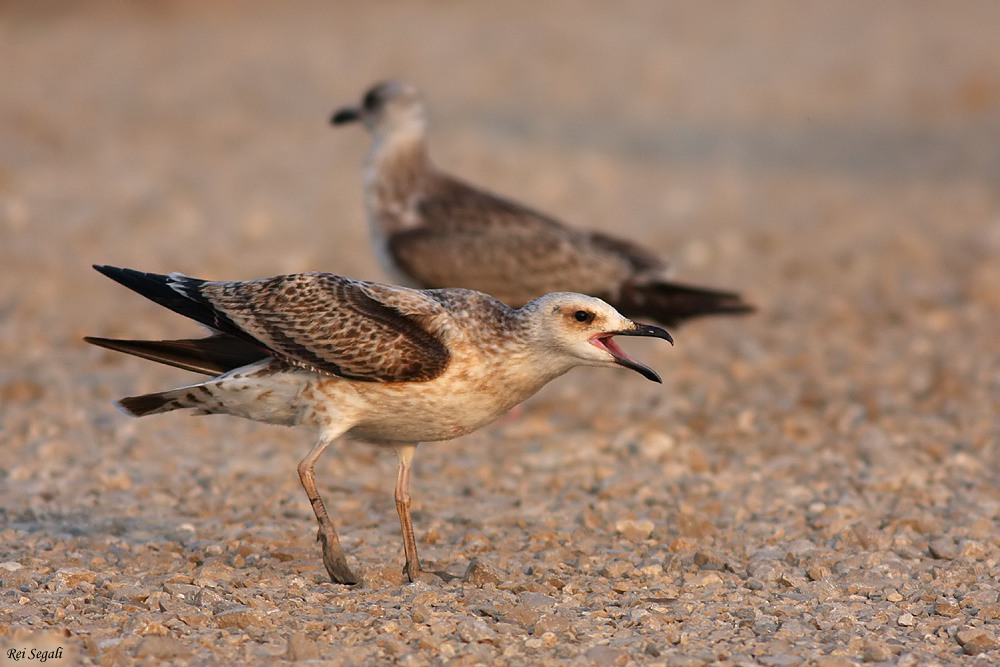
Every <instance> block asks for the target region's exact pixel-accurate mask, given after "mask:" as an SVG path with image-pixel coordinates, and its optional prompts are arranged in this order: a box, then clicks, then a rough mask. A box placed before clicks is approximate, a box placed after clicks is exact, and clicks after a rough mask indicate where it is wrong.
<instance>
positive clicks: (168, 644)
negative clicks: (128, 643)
mask: <svg viewBox="0 0 1000 667" xmlns="http://www.w3.org/2000/svg"><path fill="white" fill-rule="evenodd" d="M189 653H190V650H189V649H188V648H187V647H186V646H185V645H184V644H182V643H181V642H180V641H179V640H177V639H175V638H173V637H162V636H157V635H149V636H146V637H143V638H142V641H141V642H139V646H138V647H136V649H135V657H136V658H160V659H165V658H180V657H184V656H186V655H188V654H189Z"/></svg>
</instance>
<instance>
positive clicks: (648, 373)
mask: <svg viewBox="0 0 1000 667" xmlns="http://www.w3.org/2000/svg"><path fill="white" fill-rule="evenodd" d="M615 336H648V337H652V338H662V339H664V340H666V341H668V342H669V343H670V344H671V345H673V344H674V339H673V338H671V337H670V334H669V333H667V331H666V329H661V328H660V327H656V326H653V325H652V324H636V325H635V328H634V329H625V330H623V331H609V332H607V333H602V334H598V335H596V336H594V337H593V338H591V339H590V342H591V343H592V344H594V345H596V346H597V347H599V348H601V349H602V350H606V351H607V352H608V353H609V354H610V355H611V356H612V357H614V358H615V362H616V363H618V364H619V365H620V366H624V367H625V368H631V369H632V370H634V371H635V372H637V373H639V374H640V375H642V376H643V377H644V378H646V379H647V380H652V381H653V382H660V383H662V382H663V380H661V379H660V376H659V375H657V374H656V371H654V370H653V369H652V368H650V367H649V366H645V365H643V364H640V363H639V362H638V361H636V360H635V359H633V358H631V357H630V356H628V355H627V354H625V353H624V352H623V351H622V349H621V348H620V347H618V345H617V343H615V341H614V337H615Z"/></svg>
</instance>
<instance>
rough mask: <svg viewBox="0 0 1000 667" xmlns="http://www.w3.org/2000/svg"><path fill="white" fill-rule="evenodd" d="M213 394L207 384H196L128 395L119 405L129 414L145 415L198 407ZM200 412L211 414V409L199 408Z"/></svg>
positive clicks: (134, 415)
mask: <svg viewBox="0 0 1000 667" xmlns="http://www.w3.org/2000/svg"><path fill="white" fill-rule="evenodd" d="M211 395H212V394H211V392H210V391H209V390H208V388H206V387H205V385H202V384H196V385H191V386H189V387H181V388H179V389H170V390H168V391H158V392H155V393H152V394H142V395H140V396H126V397H125V398H123V399H121V400H120V401H118V403H117V405H118V407H119V408H121V410H122V412H124V413H125V414H127V415H130V416H132V417H145V416H146V415H158V414H161V413H164V412H172V411H173V410H182V409H184V408H198V407H199V406H203V405H204V404H205V399H206V398H210V397H211ZM199 412H201V413H202V414H209V411H208V410H204V409H202V410H199Z"/></svg>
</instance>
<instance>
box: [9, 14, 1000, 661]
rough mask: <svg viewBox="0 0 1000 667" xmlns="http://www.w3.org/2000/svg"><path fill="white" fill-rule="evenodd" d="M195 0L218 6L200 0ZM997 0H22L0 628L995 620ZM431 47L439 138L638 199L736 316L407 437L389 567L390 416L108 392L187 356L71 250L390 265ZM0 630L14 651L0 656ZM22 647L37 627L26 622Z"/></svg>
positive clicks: (608, 216) (370, 650)
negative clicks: (751, 307)
mask: <svg viewBox="0 0 1000 667" xmlns="http://www.w3.org/2000/svg"><path fill="white" fill-rule="evenodd" d="M205 5H207V6H205ZM998 25H1000V5H997V4H996V3H995V2H993V1H992V0H989V1H983V2H966V3H962V4H961V5H960V6H955V7H953V6H946V5H944V4H940V3H934V2H907V3H896V2H887V3H878V4H877V5H875V6H869V3H867V2H862V1H861V0H857V1H853V0H852V1H851V2H840V3H835V5H832V6H831V5H828V4H822V5H821V4H815V3H812V4H808V5H800V3H797V2H782V3H769V4H768V5H766V10H761V9H759V6H757V5H743V4H739V5H733V4H707V5H703V4H702V3H688V4H679V3H639V2H625V3H581V2H569V0H562V1H559V2H549V3H544V4H542V5H539V4H538V3H534V2H528V1H527V0H514V1H511V2H505V3H494V4H491V5H487V4H482V3H475V4H472V3H464V4H458V3H441V2H427V3H406V4H402V3H392V2H386V3H352V4H350V5H348V4H347V3H344V4H343V6H339V7H337V8H336V9H335V10H332V9H330V8H329V7H328V6H327V5H325V4H319V3H315V4H313V3H295V4H287V3H282V4H278V3H273V4H257V3H255V2H245V1H243V0H241V1H240V2H238V3H236V2H229V3H194V2H190V3H187V2H153V1H151V0H150V1H147V2H142V3H128V4H127V5H126V4H123V3H117V4H110V3H109V4H102V3H86V5H84V4H83V3H79V4H76V5H72V6H70V5H67V4H64V3H54V2H32V3H3V4H2V5H0V59H2V62H3V63H4V65H3V67H2V69H0V83H2V84H3V85H0V122H2V125H3V128H4V131H3V132H0V452H2V462H0V635H2V636H3V637H4V648H3V653H2V655H3V659H4V660H6V661H7V662H9V663H13V662H14V658H16V657H18V654H16V653H10V652H9V651H8V648H11V649H15V650H24V651H25V657H24V659H23V660H22V661H21V664H26V663H28V664H32V658H31V656H30V652H31V651H32V650H35V651H59V652H60V653H58V655H57V654H53V656H52V659H51V660H50V661H49V662H50V663H51V664H71V663H72V662H73V661H79V662H81V663H83V664H100V665H125V664H133V663H135V662H137V661H138V662H145V663H147V664H152V663H159V662H164V661H170V662H173V663H175V664H196V665H207V664H218V663H239V662H246V663H261V662H273V661H299V660H322V661H326V662H329V663H331V664H381V663H385V662H390V661H391V662H398V663H401V664H406V665H423V664H456V665H471V664H491V663H492V664H495V663H510V664H562V663H574V664H581V663H590V664H595V665H624V664H640V663H642V664H646V663H648V664H657V663H658V664H667V665H699V664H708V663H723V664H733V665H736V664H739V665H797V664H810V665H818V666H819V665H822V666H824V667H834V666H841V665H852V664H858V663H861V662H868V663H883V664H901V665H932V664H977V665H978V664H983V665H985V664H994V663H996V662H998V661H1000V600H998V593H1000V581H998V579H1000V537H998V535H1000V530H998V529H1000V525H998V523H1000V520H998V514H1000V472H998V471H1000V446H998V445H1000V442H998V441H1000V417H998V414H1000V347H998V332H1000V315H998V313H1000V261H998V254H1000V188H998V185H1000V144H998V143H997V141H996V139H997V137H998V136H1000V83H998V79H997V76H996V73H997V72H998V71H1000V50H998V49H997V48H996V34H997V26H998ZM388 76H396V77H401V78H405V79H408V80H410V81H412V82H414V83H415V84H417V85H418V86H420V87H421V88H422V89H423V90H424V92H425V95H426V98H427V102H428V106H429V109H430V113H431V125H432V129H431V141H432V150H433V153H434V155H435V156H436V158H437V160H438V162H439V163H440V164H442V165H444V166H446V167H447V168H448V169H449V170H451V171H453V172H455V173H458V174H462V175H463V176H465V177H466V178H468V179H470V180H472V181H474V182H478V183H484V184H489V185H490V186H491V187H492V188H494V189H496V190H497V191H500V192H504V193H507V194H510V195H512V196H516V197H517V198H519V199H521V200H524V201H527V202H531V203H533V204H534V205H536V206H538V207H540V208H542V209H543V210H547V211H550V212H552V213H554V214H557V215H558V216H560V217H562V218H564V219H566V220H571V221H573V222H574V223H575V224H578V225H583V226H590V227H595V228H596V227H601V228H607V229H609V230H612V231H615V232H617V233H621V234H625V235H628V236H630V237H632V238H634V239H636V240H640V241H642V242H644V243H646V244H648V245H650V246H652V247H654V248H658V249H661V250H662V251H663V252H664V253H665V254H667V255H668V256H669V257H671V258H672V259H673V260H674V261H675V264H676V266H677V270H678V274H679V275H680V276H682V277H683V278H684V279H686V280H689V281H692V282H695V281H697V282H703V283H706V284H714V285H719V286H723V287H726V286H732V287H738V288H739V289H741V290H743V291H744V292H745V293H746V294H747V295H748V297H749V298H750V299H751V300H753V301H754V302H755V303H757V304H758V305H759V307H760V312H759V313H758V314H757V315H755V316H752V317H747V318H738V319H715V320H705V321H701V322H695V323H691V324H690V325H688V326H686V327H683V328H681V329H679V330H677V331H675V332H674V333H675V338H676V340H677V345H676V347H673V348H670V347H669V346H663V345H656V344H647V343H644V342H640V341H626V343H632V346H631V351H632V352H633V353H634V354H635V355H636V356H637V357H638V358H640V359H642V360H643V361H645V362H647V363H649V364H650V365H652V366H653V367H655V368H657V369H658V370H659V371H661V373H662V374H663V376H664V380H665V382H664V385H663V386H659V385H654V384H652V383H649V382H646V381H644V380H642V378H640V377H638V376H637V375H635V374H634V373H626V372H614V371H612V370H599V369H577V370H575V371H574V372H572V373H570V374H569V375H568V376H566V377H565V378H562V379H560V380H559V381H556V382H555V383H553V384H552V385H550V386H549V387H547V388H546V389H545V390H543V391H542V392H541V393H540V394H539V395H538V396H536V397H535V398H533V399H532V400H530V401H528V403H527V404H526V405H525V408H524V410H523V411H522V412H521V413H520V415H516V416H513V417H510V418H507V419H505V420H502V421H501V422H500V423H498V424H496V425H494V426H492V427H490V428H488V429H485V430H483V431H481V432H479V433H476V434H473V435H470V436H467V437H464V438H462V439H459V440H456V441H453V442H448V443H440V444H434V445H428V446H425V447H423V448H422V449H421V450H420V452H418V456H417V459H416V464H415V473H414V480H413V485H412V491H413V496H414V498H413V504H414V521H415V523H416V527H417V533H418V535H417V537H418V540H419V542H420V548H421V550H422V555H423V557H424V558H425V560H426V563H425V565H427V566H429V567H431V568H445V569H448V570H449V571H450V572H452V573H454V574H459V575H464V576H463V577H462V578H460V579H458V580H455V581H452V582H450V583H447V584H445V583H442V584H436V585H431V584H427V583H417V584H412V585H406V584H402V583H401V575H400V568H401V566H402V555H401V540H400V537H399V527H398V523H397V519H396V515H395V511H394V507H393V502H392V485H393V482H394V475H395V459H394V456H393V455H392V453H391V452H388V451H383V450H379V449H375V448H372V447H370V446H368V445H365V444H355V443H344V444H342V445H340V446H339V447H336V448H334V449H333V450H331V451H329V452H328V453H327V455H325V456H324V458H322V459H321V460H320V462H319V465H318V466H317V478H318V480H319V482H320V484H321V487H322V489H323V491H324V494H325V496H326V498H327V503H328V506H329V507H330V508H331V511H332V512H333V513H334V515H335V521H336V522H337V524H338V526H339V528H340V532H341V536H342V540H343V542H344V546H345V549H346V551H347V552H348V555H349V560H350V562H351V564H352V566H354V567H356V568H357V569H358V570H359V571H360V572H361V573H363V579H364V583H363V585H362V586H360V587H355V588H348V587H344V586H338V585H333V584H331V583H329V582H328V581H327V580H326V575H325V572H324V570H323V566H322V563H321V561H320V557H319V549H318V546H317V545H316V544H315V542H314V541H313V536H314V531H315V528H314V520H313V517H312V512H311V510H310V508H309V505H308V503H307V501H306V498H305V494H304V493H303V492H302V490H301V488H300V487H299V483H298V479H297V477H296V474H295V465H296V463H297V461H298V459H299V458H300V457H301V456H302V455H304V454H305V452H306V451H307V450H308V448H309V447H310V446H311V444H312V438H313V436H312V434H311V433H309V432H308V431H307V430H292V429H282V428H278V427H271V426H265V425H260V424H252V423H248V422H243V421H240V420H237V419H234V418H226V417H208V418H190V417H187V416H185V415H180V414H172V415H164V416H158V417H150V418H148V419H143V420H131V419H127V418H126V417H124V416H123V415H121V414H119V413H118V412H117V411H116V410H115V409H114V408H113V407H112V405H111V402H112V401H113V400H114V399H116V398H119V397H121V396H124V395H128V394H135V393H140V392H145V391H153V390H157V389H163V388H168V387H171V386H176V385H178V384H180V383H182V382H185V381H187V380H188V378H189V377H191V376H190V375H188V374H185V373H183V372H181V371H177V370H176V369H169V368H164V367H159V366H156V365H155V364H150V363H148V362H143V361H141V360H138V359H134V358H127V357H124V356H123V355H115V354H112V353H107V352H104V351H102V350H99V349H96V348H91V347H88V346H86V345H85V344H84V343H82V341H81V340H80V338H81V336H83V335H85V334H95V335H104V336H125V337H157V336H163V337H182V336H186V335H192V334H195V333H196V328H195V327H194V326H193V325H192V324H191V323H189V322H185V321H182V319H181V318H179V317H177V316H174V315H172V314H170V313H168V312H166V311H164V310H162V309H159V308H158V307H156V306H155V305H153V304H150V303H147V302H145V301H143V300H142V299H141V298H140V297H137V296H134V295H130V294H128V293H127V292H126V291H125V290H123V289H122V288H120V287H118V286H116V285H114V284H112V283H111V282H110V281H108V280H106V279H104V278H103V277H101V276H100V275H98V274H96V273H95V272H93V271H92V270H91V269H90V268H89V266H90V264H92V263H95V262H96V263H109V264H116V265H122V266H132V267H135V268H141V269H145V270H151V271H170V270H179V271H184V272H186V273H190V274H193V275H197V276H200V277H205V278H217V279H236V278H256V277H263V276H269V275H273V274H277V273H282V272H288V271H301V270H313V269H323V270H329V271H334V272H337V273H342V274H345V275H349V276H354V277H359V278H368V279H382V278H383V275H382V274H381V273H380V272H379V270H378V268H377V266H376V264H375V261H374V259H373V258H372V257H371V254H370V252H369V251H368V249H367V245H366V235H367V234H366V229H365V225H364V214H363V210H362V204H361V171H360V165H361V162H362V158H363V155H364V152H365V150H366V149H367V143H368V138H367V137H366V136H365V134H364V133H363V132H361V131H360V130H358V129H357V128H354V129H339V130H335V129H333V128H330V127H329V126H328V125H327V120H328V117H329V114H330V112H332V111H333V110H334V109H335V108H337V107H339V106H341V105H343V104H345V103H353V102H354V101H355V100H356V99H357V98H358V96H359V94H360V93H361V92H362V91H363V90H364V89H365V88H366V87H367V86H368V85H369V84H371V83H372V82H374V81H376V80H378V79H382V78H385V77H388ZM7 662H5V663H4V664H7ZM34 662H35V663H37V662H38V654H37V653H36V654H35V660H34Z"/></svg>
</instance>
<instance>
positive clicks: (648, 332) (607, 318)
mask: <svg viewBox="0 0 1000 667" xmlns="http://www.w3.org/2000/svg"><path fill="white" fill-rule="evenodd" d="M522 311H524V312H526V313H528V314H530V318H531V320H530V321H531V324H530V326H531V329H532V330H533V331H532V336H533V338H534V341H535V342H536V343H538V344H541V345H544V346H545V347H546V348H547V349H546V350H545V351H544V353H545V354H547V355H550V358H551V359H552V360H553V362H554V363H560V362H561V363H563V364H565V366H566V369H565V370H568V369H569V368H571V367H573V366H624V367H625V368H631V369H632V370H634V371H636V372H638V373H639V374H641V375H642V376H643V377H645V378H647V379H649V380H652V381H654V382H661V380H660V376H659V375H657V374H656V372H655V371H654V370H653V369H651V368H649V367H648V366H645V365H643V364H640V363H639V362H638V361H635V360H634V359H632V358H631V357H629V356H628V355H627V354H625V352H623V351H622V349H621V348H619V347H618V345H617V344H616V343H615V341H614V337H615V336H649V337H654V338H663V339H664V340H667V341H670V343H671V344H673V342H674V340H673V338H671V337H670V334H669V333H667V332H666V331H665V330H664V329H661V328H660V327H657V326H653V325H650V324H637V323H635V322H633V321H632V320H630V319H628V318H627V317H625V316H623V315H622V314H621V313H619V312H618V311H617V310H615V309H614V308H612V307H611V306H610V305H608V304H607V303H605V302H604V301H601V300H600V299H596V298H594V297H592V296H586V295H584V294H576V293H574V292H555V293H553V294H546V295H545V296H543V297H540V298H538V299H535V300H534V301H532V302H531V303H529V304H527V305H526V306H524V308H523V309H522Z"/></svg>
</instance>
